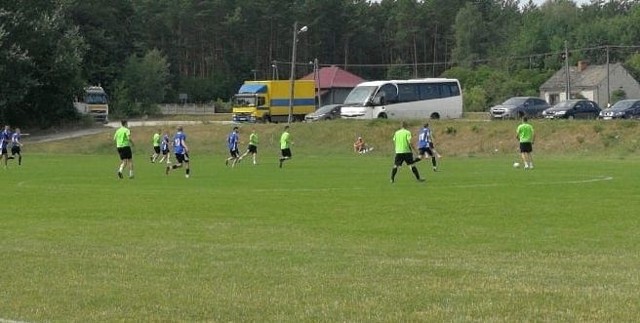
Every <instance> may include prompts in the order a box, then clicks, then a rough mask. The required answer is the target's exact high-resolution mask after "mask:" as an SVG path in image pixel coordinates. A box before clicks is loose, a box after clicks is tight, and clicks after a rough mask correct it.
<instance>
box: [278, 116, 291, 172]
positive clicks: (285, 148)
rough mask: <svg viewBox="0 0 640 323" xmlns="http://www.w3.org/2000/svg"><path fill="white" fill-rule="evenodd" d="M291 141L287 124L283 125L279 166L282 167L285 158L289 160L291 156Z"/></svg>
mask: <svg viewBox="0 0 640 323" xmlns="http://www.w3.org/2000/svg"><path fill="white" fill-rule="evenodd" d="M292 143H293V142H292V141H291V134H290V133H289V126H284V131H283V132H282V135H281V136H280V153H281V156H280V168H282V163H284V161H285V160H289V159H291V157H292V155H291V144H292Z"/></svg>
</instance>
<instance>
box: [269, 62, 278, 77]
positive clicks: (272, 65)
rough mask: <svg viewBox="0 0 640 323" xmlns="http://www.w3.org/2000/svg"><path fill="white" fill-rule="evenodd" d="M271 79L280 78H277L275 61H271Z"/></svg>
mask: <svg viewBox="0 0 640 323" xmlns="http://www.w3.org/2000/svg"><path fill="white" fill-rule="evenodd" d="M271 68H272V71H271V79H272V80H279V79H280V77H279V76H278V64H277V63H276V61H273V64H271Z"/></svg>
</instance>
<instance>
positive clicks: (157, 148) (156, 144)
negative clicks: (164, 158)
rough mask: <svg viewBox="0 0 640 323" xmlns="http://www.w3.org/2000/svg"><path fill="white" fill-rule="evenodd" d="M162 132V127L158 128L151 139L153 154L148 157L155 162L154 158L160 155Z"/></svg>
mask: <svg viewBox="0 0 640 323" xmlns="http://www.w3.org/2000/svg"><path fill="white" fill-rule="evenodd" d="M161 133H162V129H158V130H157V131H156V132H155V133H154V134H153V138H152V139H151V144H152V145H153V155H151V157H150V159H151V162H152V163H155V162H156V158H158V156H160V138H161V136H160V134H161Z"/></svg>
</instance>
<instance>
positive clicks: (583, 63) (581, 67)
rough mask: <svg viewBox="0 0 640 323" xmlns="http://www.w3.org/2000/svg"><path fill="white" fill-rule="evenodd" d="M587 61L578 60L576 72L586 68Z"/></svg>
mask: <svg viewBox="0 0 640 323" xmlns="http://www.w3.org/2000/svg"><path fill="white" fill-rule="evenodd" d="M587 66H589V63H588V62H587V61H578V72H582V71H584V70H586V69H587Z"/></svg>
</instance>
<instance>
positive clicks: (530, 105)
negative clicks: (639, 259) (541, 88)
mask: <svg viewBox="0 0 640 323" xmlns="http://www.w3.org/2000/svg"><path fill="white" fill-rule="evenodd" d="M548 108H550V106H549V103H547V101H545V100H543V99H540V98H536V97H528V96H517V97H513V98H510V99H508V100H507V101H504V102H502V104H499V105H496V106H493V107H491V108H490V109H489V113H490V114H491V119H520V118H522V117H525V116H526V117H534V118H537V117H540V116H541V115H542V111H544V110H546V109H548Z"/></svg>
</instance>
